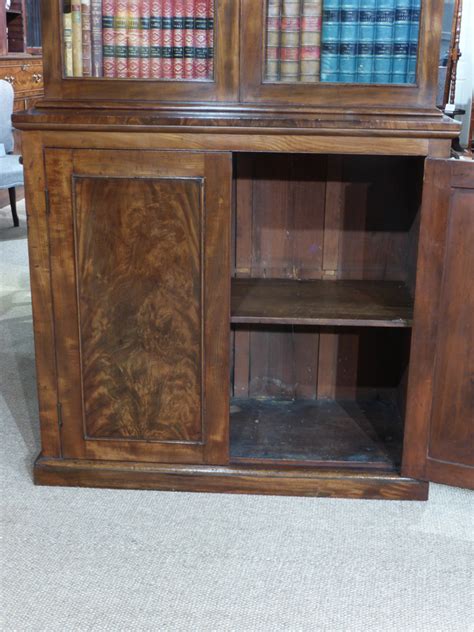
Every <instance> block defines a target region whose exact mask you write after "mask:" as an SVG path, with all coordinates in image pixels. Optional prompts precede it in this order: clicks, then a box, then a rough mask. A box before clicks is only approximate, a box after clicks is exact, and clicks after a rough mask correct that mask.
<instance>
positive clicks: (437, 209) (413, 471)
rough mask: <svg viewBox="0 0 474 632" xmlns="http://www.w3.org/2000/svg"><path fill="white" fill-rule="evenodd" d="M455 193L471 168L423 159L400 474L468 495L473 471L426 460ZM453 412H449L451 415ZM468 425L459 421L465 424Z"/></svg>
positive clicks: (473, 179) (467, 182) (473, 177)
mask: <svg viewBox="0 0 474 632" xmlns="http://www.w3.org/2000/svg"><path fill="white" fill-rule="evenodd" d="M458 170H459V171H458ZM463 172H464V173H463ZM455 188H459V189H472V188H474V163H472V162H469V161H466V162H464V161H456V160H440V159H433V158H428V159H427V160H426V165H425V184H424V189H423V205H422V217H421V226H420V240H419V249H418V266H417V280H416V297H415V313H414V329H413V334H412V345H411V361H410V372H409V379H408V401H407V414H406V423H405V437H404V450H403V463H402V474H403V475H404V476H411V477H414V478H418V479H421V480H429V481H434V482H439V483H446V484H449V485H455V486H458V487H470V488H473V489H474V467H470V466H468V465H464V464H460V463H454V462H449V461H446V460H440V459H437V458H435V457H434V456H433V455H431V454H430V439H431V422H432V419H433V415H434V410H433V402H434V395H435V387H436V384H435V372H436V361H437V346H438V340H439V336H440V335H441V334H440V331H439V326H438V319H439V314H440V310H441V307H442V304H441V300H442V294H443V286H444V276H445V273H446V256H447V251H448V247H449V222H450V213H453V211H452V209H450V197H451V191H452V190H453V189H455ZM454 212H455V211H454ZM473 221H474V218H473ZM471 291H472V290H471ZM466 344H472V341H470V340H466ZM466 396H467V395H466ZM455 412H456V411H455V409H453V414H455ZM468 421H469V420H465V422H466V423H468ZM447 423H448V420H447ZM472 423H474V419H473V420H472ZM473 460H474V457H473Z"/></svg>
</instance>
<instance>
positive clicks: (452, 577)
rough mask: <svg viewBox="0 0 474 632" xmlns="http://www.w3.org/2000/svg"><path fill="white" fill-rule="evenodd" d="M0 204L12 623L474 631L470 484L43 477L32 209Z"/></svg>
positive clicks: (0, 407)
mask: <svg viewBox="0 0 474 632" xmlns="http://www.w3.org/2000/svg"><path fill="white" fill-rule="evenodd" d="M21 215H22V224H21V227H20V228H19V229H13V228H11V227H10V221H11V220H10V216H9V211H8V209H3V210H2V211H0V266H1V270H0V275H1V305H0V324H1V327H2V330H1V348H0V372H1V379H2V385H1V397H0V420H1V453H2V454H1V455H2V464H1V465H2V469H1V491H2V507H1V509H2V515H1V518H2V528H1V536H2V542H1V577H2V584H1V586H2V595H1V597H2V623H1V625H2V626H3V627H2V629H3V630H8V631H13V630H18V631H27V630H32V631H53V630H54V631H56V630H58V631H68V632H69V631H82V630H104V631H129V630H130V631H148V630H170V631H197V632H200V631H208V630H209V631H210V630H218V631H221V630H222V631H226V630H229V631H230V630H235V631H237V632H241V631H256V632H257V631H258V632H260V631H300V630H301V631H313V630H315V631H319V630H322V631H331V632H346V631H347V632H358V631H360V632H366V631H372V630H373V631H381V632H385V631H407V632H408V631H409V632H417V631H420V632H422V631H423V632H425V631H426V632H449V631H456V632H468V631H469V630H474V609H473V585H472V564H473V535H474V529H473V526H474V525H473V513H472V512H473V494H471V493H470V492H467V491H464V490H459V489H452V488H449V487H444V486H439V485H433V486H432V488H431V495H430V500H429V501H428V502H427V503H420V502H384V501H346V500H329V499H308V498H279V497H258V496H238V495H236V496H232V495H228V496H226V495H210V494H184V493H182V494H178V493H163V492H135V491H108V490H103V491H101V490H87V489H61V488H46V487H35V486H34V485H33V483H32V479H31V467H32V462H33V459H34V458H35V456H36V454H37V453H38V450H39V439H38V424H37V402H36V392H35V384H34V377H35V369H34V356H33V341H32V329H31V327H32V325H31V306H30V291H29V280H28V267H27V251H26V230H25V222H24V213H22V214H21Z"/></svg>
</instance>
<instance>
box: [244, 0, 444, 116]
mask: <svg viewBox="0 0 474 632" xmlns="http://www.w3.org/2000/svg"><path fill="white" fill-rule="evenodd" d="M442 11H443V3H442V2H437V0H413V1H412V2H411V3H410V2H406V1H404V2H386V3H376V2H374V0H367V1H365V2H358V1H354V0H324V2H322V1H321V0H242V24H243V25H244V26H243V28H242V46H241V48H242V53H241V56H242V64H241V84H242V89H241V97H242V100H243V101H246V102H253V103H261V102H265V103H278V104H288V105H301V104H305V105H311V106H327V105H332V106H336V107H338V108H351V109H353V108H366V107H370V108H372V111H373V108H374V107H378V108H387V107H391V108H399V109H400V108H413V107H418V108H422V109H431V110H432V109H433V107H434V105H435V96H436V82H437V67H438V51H439V39H440V35H441V30H440V27H441V18H442ZM332 112H333V113H334V112H335V110H334V107H333V109H332Z"/></svg>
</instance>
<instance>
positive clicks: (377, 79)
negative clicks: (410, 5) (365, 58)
mask: <svg viewBox="0 0 474 632" xmlns="http://www.w3.org/2000/svg"><path fill="white" fill-rule="evenodd" d="M395 10H396V0H378V3H377V17H376V26H375V50H374V73H373V82H374V83H392V60H393V43H394V41H393V29H394V24H395Z"/></svg>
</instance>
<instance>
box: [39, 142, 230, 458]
mask: <svg viewBox="0 0 474 632" xmlns="http://www.w3.org/2000/svg"><path fill="white" fill-rule="evenodd" d="M187 158H189V160H188V159H187ZM46 160H47V173H48V189H49V198H50V228H49V230H50V247H51V258H52V282H53V283H52V284H53V302H54V311H55V331H56V352H57V365H58V391H59V392H58V400H59V402H60V404H61V409H62V422H63V427H62V446H63V455H64V456H66V457H78V458H107V459H138V460H141V459H142V460H158V461H160V460H161V461H174V460H177V461H181V462H197V463H199V462H225V461H226V455H227V443H228V441H227V416H228V414H227V402H226V392H227V389H226V385H227V383H228V382H227V380H228V365H227V364H228V349H227V347H226V341H227V340H228V335H227V333H228V326H229V325H228V324H229V313H228V300H229V298H228V297H229V287H228V284H229V279H230V275H229V274H228V265H229V263H228V259H229V256H228V242H229V238H228V232H229V224H230V218H229V206H230V201H229V196H230V177H231V172H230V161H229V157H228V156H227V155H225V154H208V155H203V154H189V155H188V154H186V155H185V156H183V155H181V154H178V153H176V152H169V153H167V152H166V153H165V152H161V153H160V152H143V153H140V152H134V151H123V152H113V153H112V152H108V151H81V150H55V149H47V150H46ZM217 173H218V174H219V184H220V185H222V186H221V188H220V196H219V197H218V196H217V194H216V189H215V187H214V188H213V180H214V179H215V178H216V176H217ZM211 288H212V292H211V291H209V290H211ZM214 302H216V305H214ZM210 332H212V335H209V334H210ZM215 340H218V341H219V345H218V346H217V345H216V344H215ZM227 344H228V343H227ZM216 368H217V369H218V370H217V371H216Z"/></svg>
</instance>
